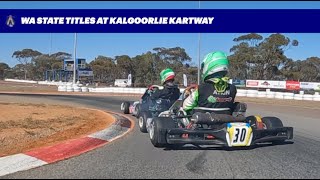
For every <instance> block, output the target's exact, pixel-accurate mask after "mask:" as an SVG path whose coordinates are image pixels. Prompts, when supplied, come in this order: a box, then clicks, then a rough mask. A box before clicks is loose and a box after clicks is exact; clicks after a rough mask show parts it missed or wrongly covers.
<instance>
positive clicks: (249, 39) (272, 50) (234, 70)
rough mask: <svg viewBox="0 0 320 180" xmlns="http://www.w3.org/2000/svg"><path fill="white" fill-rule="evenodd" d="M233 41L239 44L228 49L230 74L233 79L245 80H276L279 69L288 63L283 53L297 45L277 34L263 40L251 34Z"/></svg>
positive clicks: (279, 73)
mask: <svg viewBox="0 0 320 180" xmlns="http://www.w3.org/2000/svg"><path fill="white" fill-rule="evenodd" d="M234 41H235V42H238V43H239V44H237V45H235V46H233V47H232V48H231V49H230V52H232V53H233V54H232V55H231V56H230V61H231V63H230V64H231V70H230V73H231V76H232V77H233V78H245V79H271V80H272V79H278V78H279V77H280V76H281V72H280V69H281V67H282V66H283V65H284V64H285V63H286V61H288V58H287V57H286V56H285V55H284V53H285V51H287V50H288V49H290V48H291V47H293V46H298V44H299V43H298V41H297V40H290V39H289V38H288V37H286V36H284V35H282V34H279V33H277V34H271V35H270V36H269V37H267V38H265V39H263V38H262V36H261V35H259V34H255V33H251V34H246V35H243V36H240V37H238V38H235V39H234Z"/></svg>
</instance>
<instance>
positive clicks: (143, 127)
mask: <svg viewBox="0 0 320 180" xmlns="http://www.w3.org/2000/svg"><path fill="white" fill-rule="evenodd" d="M147 119H148V113H147V112H141V114H140V115H139V117H138V121H139V128H140V131H141V132H143V133H147V132H148V130H147Z"/></svg>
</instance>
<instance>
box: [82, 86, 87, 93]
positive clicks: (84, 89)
mask: <svg viewBox="0 0 320 180" xmlns="http://www.w3.org/2000/svg"><path fill="white" fill-rule="evenodd" d="M81 92H89V88H88V87H85V86H84V87H81Z"/></svg>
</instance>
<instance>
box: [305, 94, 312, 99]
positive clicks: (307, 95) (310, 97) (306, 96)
mask: <svg viewBox="0 0 320 180" xmlns="http://www.w3.org/2000/svg"><path fill="white" fill-rule="evenodd" d="M303 100H306V101H312V100H313V95H311V94H304V95H303Z"/></svg>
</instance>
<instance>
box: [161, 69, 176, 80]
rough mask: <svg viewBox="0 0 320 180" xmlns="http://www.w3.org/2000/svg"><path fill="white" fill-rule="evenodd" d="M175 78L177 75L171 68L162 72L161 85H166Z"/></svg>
mask: <svg viewBox="0 0 320 180" xmlns="http://www.w3.org/2000/svg"><path fill="white" fill-rule="evenodd" d="M174 77H175V74H174V72H173V70H172V69H170V68H167V69H164V70H162V71H161V72H160V80H161V84H164V83H165V82H166V81H168V80H170V79H174Z"/></svg>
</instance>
